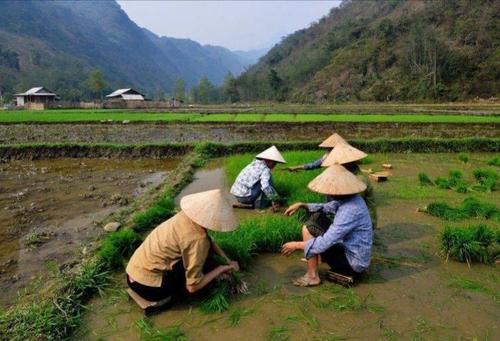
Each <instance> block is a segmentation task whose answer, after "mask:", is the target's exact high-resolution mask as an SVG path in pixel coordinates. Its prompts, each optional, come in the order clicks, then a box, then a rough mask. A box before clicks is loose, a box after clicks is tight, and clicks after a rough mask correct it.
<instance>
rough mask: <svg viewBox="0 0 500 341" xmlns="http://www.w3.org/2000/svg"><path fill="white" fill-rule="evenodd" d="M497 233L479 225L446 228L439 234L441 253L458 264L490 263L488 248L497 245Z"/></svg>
mask: <svg viewBox="0 0 500 341" xmlns="http://www.w3.org/2000/svg"><path fill="white" fill-rule="evenodd" d="M498 237H499V231H498V230H495V229H493V228H490V227H488V226H486V225H483V224H479V225H473V226H466V227H457V226H454V227H452V226H446V227H445V229H444V231H443V232H442V233H441V252H442V253H443V255H444V256H446V258H452V259H455V260H457V261H459V262H467V264H470V263H472V262H480V263H491V262H492V260H493V253H492V252H491V249H490V247H492V246H493V244H495V243H498Z"/></svg>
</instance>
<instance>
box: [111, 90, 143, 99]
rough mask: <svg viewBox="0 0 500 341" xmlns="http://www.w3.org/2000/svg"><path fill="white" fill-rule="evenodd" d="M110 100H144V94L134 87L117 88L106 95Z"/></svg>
mask: <svg viewBox="0 0 500 341" xmlns="http://www.w3.org/2000/svg"><path fill="white" fill-rule="evenodd" d="M106 98H107V99H110V100H125V101H144V100H145V96H144V95H143V94H141V93H140V92H139V91H136V90H134V89H130V88H129V89H118V90H116V91H115V92H113V93H111V94H109V95H107V96H106Z"/></svg>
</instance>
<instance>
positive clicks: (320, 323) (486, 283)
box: [78, 154, 500, 341]
mask: <svg viewBox="0 0 500 341" xmlns="http://www.w3.org/2000/svg"><path fill="white" fill-rule="evenodd" d="M456 156H457V155H456V154H409V155H401V154H400V155H398V154H386V155H375V159H376V162H375V164H373V165H369V166H365V167H374V168H375V167H377V165H380V164H381V163H385V162H388V161H389V162H390V163H392V165H393V167H394V168H393V170H392V171H391V172H392V174H393V176H392V177H391V178H390V179H389V181H388V182H386V183H375V184H374V185H375V190H376V193H377V198H378V199H379V209H378V213H379V229H378V230H377V231H376V242H375V248H374V257H373V262H372V266H371V268H370V272H369V274H368V276H366V277H365V278H364V279H363V281H362V282H361V283H359V284H358V285H357V286H356V287H355V288H354V289H353V293H354V296H353V297H357V299H358V302H359V303H361V304H360V305H358V306H357V307H356V306H355V307H354V308H353V307H352V304H351V305H350V304H349V299H347V300H346V299H345V297H344V298H342V297H339V296H338V295H339V290H340V292H343V293H344V295H349V294H345V293H346V291H345V290H343V289H340V288H339V287H338V286H337V285H334V284H331V283H328V282H325V283H323V284H322V285H321V286H320V287H317V288H309V289H302V288H295V287H293V286H291V285H290V281H291V280H292V279H293V278H295V277H297V276H299V275H301V274H302V272H303V271H304V267H305V266H304V263H303V262H301V260H300V255H299V254H296V255H293V256H292V257H290V258H285V257H281V256H279V255H275V254H265V255H259V256H257V257H256V258H255V259H254V262H253V264H252V268H251V269H250V271H249V273H247V274H246V275H245V276H246V280H247V281H248V283H249V287H250V288H251V292H250V294H249V295H244V296H240V297H239V298H237V299H236V300H235V301H233V302H232V303H231V308H230V310H229V311H228V312H226V313H223V314H211V315H204V314H202V313H201V312H200V311H199V309H197V308H196V306H195V305H194V306H193V305H190V304H181V305H177V306H174V307H173V308H172V309H171V310H168V311H165V312H162V313H160V314H157V315H154V316H152V317H151V318H150V319H151V322H152V324H153V326H154V328H156V329H158V330H167V329H168V328H169V327H172V326H178V327H179V328H180V330H182V331H183V332H184V333H185V335H186V336H187V338H188V339H189V340H213V339H218V340H231V341H233V340H235V339H238V340H266V339H273V340H274V339H276V340H285V339H291V340H304V339H318V340H332V339H363V340H378V339H390V340H393V339H404V340H406V339H414V340H424V339H432V340H438V339H478V340H498V339H499V338H500V330H499V328H500V323H499V322H500V321H499V318H498V316H500V305H499V301H498V298H499V295H500V284H499V283H500V282H499V280H500V271H499V268H498V266H486V265H478V264H475V265H473V266H472V267H471V268H468V267H467V265H466V264H461V263H457V262H453V261H450V262H445V261H443V259H442V258H440V257H439V255H438V250H439V242H438V235H439V232H440V231H441V229H442V226H443V222H442V221H441V220H439V219H437V218H434V217H431V216H429V215H425V214H422V213H419V212H417V210H416V209H417V208H418V207H421V206H422V205H424V204H426V203H428V202H429V198H409V199H400V198H398V195H402V192H403V191H404V190H405V188H404V187H405V186H407V183H408V182H411V181H415V179H416V175H417V174H418V173H419V172H422V171H425V172H427V173H428V174H429V175H430V176H431V178H434V177H435V176H446V173H447V171H448V169H449V168H459V169H462V170H464V172H465V173H466V174H468V173H470V171H471V168H473V167H476V166H484V164H485V162H484V161H485V160H487V159H489V158H491V156H492V155H485V154H474V155H471V163H472V164H473V166H468V165H463V164H461V163H460V162H459V161H458V160H457V159H456ZM219 166H220V163H213V164H210V165H209V168H208V169H205V170H203V171H201V172H199V173H198V174H197V176H196V178H197V180H195V182H194V183H193V184H192V186H191V187H188V188H186V193H187V192H189V191H190V190H192V191H197V190H204V189H210V188H214V187H207V186H216V187H217V186H222V185H225V186H226V188H227V183H225V175H224V172H222V171H221V170H220V169H219V168H218V167H219ZM467 169H468V170H467ZM445 193H447V192H446V191H445ZM446 195H447V197H449V198H450V199H453V200H456V198H460V200H461V199H462V198H463V196H461V195H459V194H457V193H454V192H451V193H448V194H446ZM492 200H493V202H495V203H496V204H497V205H498V204H500V202H499V201H500V198H498V196H496V197H493V198H492ZM325 270H326V268H325V267H324V265H323V266H322V274H324V271H325ZM463 279H467V280H472V281H474V282H475V283H479V285H480V286H483V289H481V290H472V291H471V290H465V289H460V288H457V287H456V285H455V283H456V282H457V281H460V280H463ZM125 287H126V283H125V282H124V281H123V274H117V276H116V279H115V283H114V285H113V287H112V289H110V290H109V291H108V292H107V294H106V295H105V297H103V298H99V299H95V300H93V302H92V304H91V305H90V310H91V313H90V314H89V315H88V316H87V320H86V322H87V326H86V328H85V329H84V330H82V331H81V333H80V334H79V335H78V336H79V337H80V338H84V339H89V340H96V339H101V338H103V339H106V340H122V339H127V340H129V339H130V340H139V339H140V338H141V331H140V329H139V328H138V327H137V324H136V322H137V321H138V320H139V319H141V318H142V317H143V315H142V313H141V311H140V310H139V308H138V307H136V306H135V305H134V304H133V303H131V302H130V301H128V300H127V297H126V295H125V294H124V290H123V289H124V288H125ZM332 297H334V300H336V301H338V302H344V303H345V304H344V305H340V306H339V307H338V308H337V309H335V308H332V307H325V306H322V305H321V304H318V299H319V300H320V302H326V301H327V300H328V299H329V298H332ZM346 302H347V303H346ZM238 310H240V311H241V310H242V311H244V312H245V313H244V314H243V317H241V320H240V322H239V323H238V324H236V325H231V323H230V316H231V314H232V313H234V312H235V311H238Z"/></svg>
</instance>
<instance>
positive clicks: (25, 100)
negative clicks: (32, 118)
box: [15, 86, 59, 110]
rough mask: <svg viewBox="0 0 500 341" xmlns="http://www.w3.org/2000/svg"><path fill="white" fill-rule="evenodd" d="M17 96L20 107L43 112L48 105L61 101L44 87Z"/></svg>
mask: <svg viewBox="0 0 500 341" xmlns="http://www.w3.org/2000/svg"><path fill="white" fill-rule="evenodd" d="M15 96H16V105H17V106H18V107H25V108H28V109H40V110H43V109H44V108H45V107H46V106H47V105H48V104H50V103H52V102H54V101H55V100H57V99H59V96H57V95H56V94H55V93H53V92H52V91H50V90H47V89H46V88H44V87H43V86H39V87H35V88H31V89H29V90H28V91H26V92H23V93H20V94H15Z"/></svg>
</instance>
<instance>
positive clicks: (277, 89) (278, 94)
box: [267, 69, 286, 101]
mask: <svg viewBox="0 0 500 341" xmlns="http://www.w3.org/2000/svg"><path fill="white" fill-rule="evenodd" d="M267 80H268V82H269V86H270V87H271V90H272V91H273V98H272V99H275V100H278V101H284V100H285V93H286V86H285V83H284V82H283V79H281V77H280V76H279V75H278V72H277V71H276V70H275V69H271V70H269V74H268V76H267Z"/></svg>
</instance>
